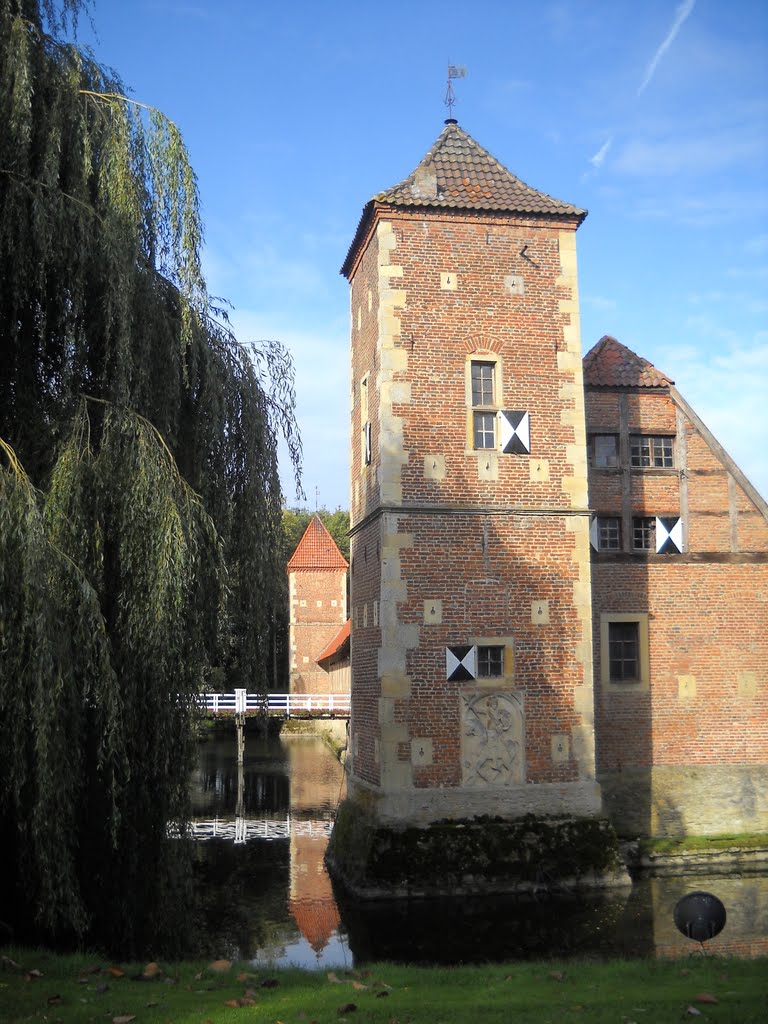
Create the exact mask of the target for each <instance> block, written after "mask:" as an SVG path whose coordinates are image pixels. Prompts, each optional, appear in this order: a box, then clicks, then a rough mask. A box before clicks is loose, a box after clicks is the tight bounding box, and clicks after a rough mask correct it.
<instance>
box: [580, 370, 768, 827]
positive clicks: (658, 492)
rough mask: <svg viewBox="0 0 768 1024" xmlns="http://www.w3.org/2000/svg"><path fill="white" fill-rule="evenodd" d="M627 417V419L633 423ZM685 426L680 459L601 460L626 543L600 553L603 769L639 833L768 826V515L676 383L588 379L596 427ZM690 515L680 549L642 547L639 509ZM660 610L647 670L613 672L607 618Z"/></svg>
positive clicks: (616, 802) (598, 472)
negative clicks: (648, 386)
mask: <svg viewBox="0 0 768 1024" xmlns="http://www.w3.org/2000/svg"><path fill="white" fill-rule="evenodd" d="M622 424H623V428H622ZM622 429H625V430H628V431H629V432H630V433H646V434H667V435H670V434H671V435H674V437H675V463H674V466H673V467H672V468H669V469H634V470H633V469H630V468H629V467H628V466H626V465H623V466H621V467H618V468H610V469H599V468H596V467H594V466H593V467H592V468H591V470H590V496H591V503H592V505H593V507H594V509H595V510H596V511H597V512H598V514H600V513H602V514H614V515H617V516H623V523H622V526H623V532H624V534H625V535H624V538H623V540H624V544H623V548H624V550H623V551H621V552H610V551H602V552H593V555H592V557H593V564H592V580H593V590H592V593H593V638H594V664H595V693H596V735H597V768H598V778H599V779H600V781H601V783H602V785H603V792H604V796H605V800H606V806H607V809H608V810H609V812H610V814H611V816H612V818H613V820H614V821H615V822H616V823H617V824H618V826H619V827H620V828H621V829H622V831H625V832H627V833H642V834H661V835H664V834H673V835H675V834H681V833H682V834H685V833H693V834H700V833H717V832H720V833H723V832H732V831H761V830H764V829H766V828H768V768H767V767H766V766H768V671H767V669H766V666H768V559H766V556H765V552H766V544H768V523H767V522H766V519H765V516H764V515H763V514H762V512H761V511H760V509H759V508H758V507H757V506H756V505H755V503H754V502H753V501H752V500H751V499H750V497H749V496H748V495H747V494H746V493H745V492H744V490H743V489H742V487H741V486H740V484H739V482H738V479H737V471H736V470H735V467H734V466H733V465H732V463H730V462H729V461H728V460H727V458H726V461H723V459H722V458H721V457H720V455H719V454H718V453H717V452H716V451H715V450H714V449H713V445H712V442H711V438H710V437H708V436H707V435H705V434H703V433H702V432H701V431H700V430H699V429H698V428H697V427H696V425H695V424H693V423H692V422H691V420H690V419H689V418H688V417H687V416H686V415H685V414H684V411H683V410H681V409H680V408H679V407H678V406H677V405H676V403H675V401H674V399H673V396H672V395H671V394H670V393H669V392H666V393H664V392H649V393H643V392H642V391H635V392H633V393H626V392H624V393H622V392H621V391H619V390H611V391H605V390H592V389H588V390H587V430H588V433H590V434H591V433H593V432H610V431H615V432H616V433H619V432H620V431H621V430H622ZM672 514H674V515H679V516H681V517H682V518H683V520H684V522H685V527H686V530H685V535H686V537H687V542H686V545H685V548H684V550H683V552H682V553H680V554H667V555H663V554H656V553H655V552H653V551H651V552H638V551H636V550H633V549H632V541H631V535H630V537H627V536H626V531H627V530H629V531H631V521H632V518H633V517H635V516H649V517H650V516H656V515H672ZM611 614H623V615H625V616H629V617H630V618H631V617H632V616H633V615H636V616H637V617H638V619H639V618H640V617H641V616H647V658H648V679H647V680H645V682H643V681H642V680H636V681H632V680H629V681H621V682H615V681H613V682H612V681H610V680H608V679H607V678H606V675H610V672H608V673H607V672H606V659H607V658H608V657H609V652H608V651H606V650H605V649H603V648H604V644H605V640H606V634H605V630H604V629H603V630H601V619H604V618H605V616H606V615H611Z"/></svg>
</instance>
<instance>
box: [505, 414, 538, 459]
mask: <svg viewBox="0 0 768 1024" xmlns="http://www.w3.org/2000/svg"><path fill="white" fill-rule="evenodd" d="M499 440H500V441H501V450H502V452H504V453H505V454H510V453H513V454H515V455H530V454H531V420H530V417H529V415H528V413H527V412H523V411H521V410H514V409H507V410H502V411H501V412H499Z"/></svg>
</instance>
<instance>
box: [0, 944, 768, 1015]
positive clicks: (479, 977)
mask: <svg viewBox="0 0 768 1024" xmlns="http://www.w3.org/2000/svg"><path fill="white" fill-rule="evenodd" d="M3 953H4V957H5V959H3V960H0V1021H2V1022H3V1024H15V1022H21V1021H41V1022H46V1024H56V1022H61V1024H70V1022H71V1024H75V1022H76V1024H83V1022H90V1021H94V1022H106V1021H118V1024H128V1021H129V1020H131V1019H135V1022H136V1024H154V1022H160V1021H162V1022H165V1024H171V1022H174V1024H187V1022H189V1024H192V1022H194V1024H235V1022H238V1021H241V1022H243V1024H246V1022H247V1024H262V1022H263V1024H276V1022H282V1024H312V1022H313V1021H314V1022H316V1024H329V1022H331V1021H333V1022H338V1021H344V1020H346V1021H351V1022H360V1024H441V1022H445V1024H462V1022H466V1024H494V1022H499V1024H501V1022H504V1024H508V1022H513V1024H545V1022H551V1024H573V1022H579V1024H631V1022H635V1024H666V1022H670V1024H677V1022H679V1021H681V1020H691V1021H694V1020H695V1021H702V1022H721V1024H725V1022H730V1024H763V1022H764V1021H765V1020H766V1019H767V1018H768V1013H767V1012H766V1011H767V1008H768V958H763V959H761V960H751V961H750V960H733V959H724V958H720V957H716V956H714V955H709V956H703V955H701V954H700V953H696V954H694V955H691V956H689V957H688V958H686V959H685V960H677V961H670V960H633V961H611V962H608V963H599V962H596V961H578V962H574V961H568V962H567V963H563V962H555V961H552V962H549V961H548V962H537V963H511V964H494V965H489V966H483V967H453V968H421V967H420V968H416V967H401V966H395V965H392V964H379V965H371V966H368V967H365V968H361V969H359V970H351V971H343V970H341V969H338V970H336V971H335V972H310V971H300V970H282V969H281V970H274V971H269V970H265V969H258V970H255V969H253V968H252V967H251V966H250V965H247V964H246V965H238V964H235V965H232V966H230V967H228V968H226V969H225V970H224V971H223V972H221V973H216V972H214V971H213V970H211V969H210V967H209V966H207V965H206V964H203V963H189V962H185V963H181V964H167V965H165V964H160V965H159V972H158V973H157V974H156V976H155V977H153V978H152V979H151V980H144V979H143V978H142V974H143V972H144V969H145V966H146V965H136V964H122V965H119V966H120V969H121V970H122V971H124V972H125V973H124V974H122V975H119V976H114V975H113V974H112V973H110V970H109V968H110V966H111V965H109V964H107V963H105V962H104V961H103V960H100V959H99V958H98V957H94V956H88V955H85V954H83V955H73V956H60V955H57V954H54V953H49V952H45V951H38V950H22V949H15V950H14V949H6V950H4V951H3ZM9 960H11V961H14V962H15V965H14V964H13V963H9ZM112 966H114V965H112ZM33 972H37V973H33ZM702 995H704V996H708V997H709V999H710V1000H712V999H714V1000H716V1002H713V1001H706V1000H702V999H701V996H702ZM228 1002H229V1003H237V1004H240V1005H231V1006H228V1005H226V1004H227V1003H228ZM352 1007H354V1008H352ZM689 1008H690V1009H689ZM691 1009H692V1010H693V1011H694V1012H691ZM695 1011H698V1013H696V1012H695Z"/></svg>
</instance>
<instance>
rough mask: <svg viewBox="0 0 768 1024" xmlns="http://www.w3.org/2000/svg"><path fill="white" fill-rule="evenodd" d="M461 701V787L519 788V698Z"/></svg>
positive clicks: (521, 760) (500, 696) (482, 695)
mask: <svg viewBox="0 0 768 1024" xmlns="http://www.w3.org/2000/svg"><path fill="white" fill-rule="evenodd" d="M460 699H461V734H462V735H461V762H462V785H464V786H478V787H483V786H517V785H521V784H522V783H523V764H524V756H523V755H524V753H525V751H524V732H523V704H522V700H521V699H520V697H519V696H517V694H514V693H480V694H462V696H461V698H460Z"/></svg>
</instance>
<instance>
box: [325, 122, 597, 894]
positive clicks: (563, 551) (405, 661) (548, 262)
mask: <svg viewBox="0 0 768 1024" xmlns="http://www.w3.org/2000/svg"><path fill="white" fill-rule="evenodd" d="M585 216H586V212H585V211H584V210H580V209H578V208H577V207H575V206H571V205H570V204H568V203H565V202H561V201H559V200H557V199H553V198H552V197H550V196H548V195H545V194H544V193H542V192H538V191H536V190H535V189H533V188H530V187H529V186H527V185H525V184H524V183H523V182H522V181H520V180H519V179H518V178H516V177H515V176H514V175H513V174H511V173H510V172H509V171H508V170H507V169H506V168H505V167H503V166H502V165H501V164H500V163H499V162H498V161H497V160H495V159H494V157H492V156H491V155H490V154H489V153H488V152H487V151H486V150H485V149H483V148H482V147H481V146H479V145H478V144H477V143H476V142H475V141H474V140H473V139H472V138H471V137H470V136H469V135H468V134H467V133H466V132H465V131H464V130H463V129H462V128H460V127H459V126H458V124H457V123H456V121H455V120H449V121H446V124H445V128H444V129H443V131H442V133H441V134H440V136H439V138H438V140H437V141H436V143H435V144H434V146H433V147H432V148H431V149H430V151H429V152H428V153H427V155H426V156H425V157H424V159H423V160H422V161H421V163H420V164H419V165H418V167H417V168H416V169H415V170H414V171H413V173H412V174H410V175H409V176H408V177H407V178H406V179H405V180H404V181H403V182H401V183H400V184H399V185H395V186H394V187H393V188H390V189H388V190H386V191H384V192H381V193H379V194H378V195H376V196H374V198H373V199H371V201H370V202H369V203H368V204H367V205H366V207H365V209H364V211H363V215H362V218H361V220H360V223H359V226H358V229H357V232H356V234H355V238H354V240H353V242H352V245H351V247H350V249H349V253H348V255H347V258H346V260H345V262H344V266H343V268H342V272H343V273H344V274H345V275H346V277H347V278H348V279H349V282H350V285H351V318H352V324H351V330H352V338H351V348H352V368H351V369H352V374H351V379H352V396H351V398H352V413H351V416H352V427H351V436H352V449H351V535H352V547H351V599H350V604H351V615H352V720H351V754H350V762H351V768H350V774H349V792H348V799H347V801H346V804H345V805H344V807H343V809H342V812H343V813H342V814H341V816H340V819H339V824H338V826H337V830H336V835H335V837H334V842H333V843H332V846H331V851H330V854H329V861H330V863H331V867H332V868H335V869H336V870H337V873H338V874H339V875H340V876H341V877H342V878H344V879H345V880H346V881H347V882H348V883H349V884H350V885H351V886H352V887H357V888H358V889H359V890H360V891H364V890H365V889H366V888H369V889H376V888H377V887H378V888H382V886H383V887H386V886H385V885H384V883H385V882H386V879H383V878H375V877H374V876H375V874H376V872H375V870H374V869H373V868H372V866H371V862H370V856H371V855H370V849H371V848H372V846H371V843H370V835H371V831H372V830H373V831H375V832H377V833H378V836H379V838H378V840H377V843H375V844H373V846H377V847H379V848H381V845H382V843H383V842H384V843H385V845H386V840H385V838H384V837H385V836H386V834H389V835H390V836H393V835H394V836H397V835H401V834H402V832H403V830H405V829H407V828H410V829H411V832H413V827H415V829H416V832H418V831H419V830H422V831H424V830H429V829H430V828H431V827H432V826H433V825H434V823H436V822H440V821H446V820H448V821H451V820H452V821H454V822H471V820H472V819H475V818H477V817H478V816H481V815H490V816H494V817H498V818H502V819H505V820H506V821H509V822H512V821H515V820H519V819H520V818H521V817H522V816H525V815H530V814H533V815H536V816H537V818H538V819H539V820H549V821H552V819H554V818H556V817H560V816H566V817H568V818H570V819H571V820H572V819H580V820H581V821H582V822H584V821H586V822H591V823H592V824H594V819H595V818H597V816H598V815H599V814H600V812H601V797H600V790H599V786H598V785H597V783H596V781H595V760H594V721H593V706H594V705H593V681H592V623H591V602H590V586H591V583H590V536H589V525H590V523H589V512H588V498H587V462H586V440H585V423H584V388H583V378H582V362H581V348H580V340H579V308H578V294H577V278H576V230H577V228H578V227H579V225H580V224H581V222H582V221H583V219H584V217H585ZM366 836H367V837H368V838H366ZM350 837H354V839H353V840H352V839H350ZM366 851H368V852H366ZM405 859H407V858H405ZM433 867H435V866H434V865H433ZM436 870H439V866H436ZM468 870H469V871H470V873H471V872H472V865H471V864H470V865H469V867H468ZM409 881H410V880H409V879H408V878H401V879H400V883H401V884H404V885H408V884H409Z"/></svg>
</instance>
